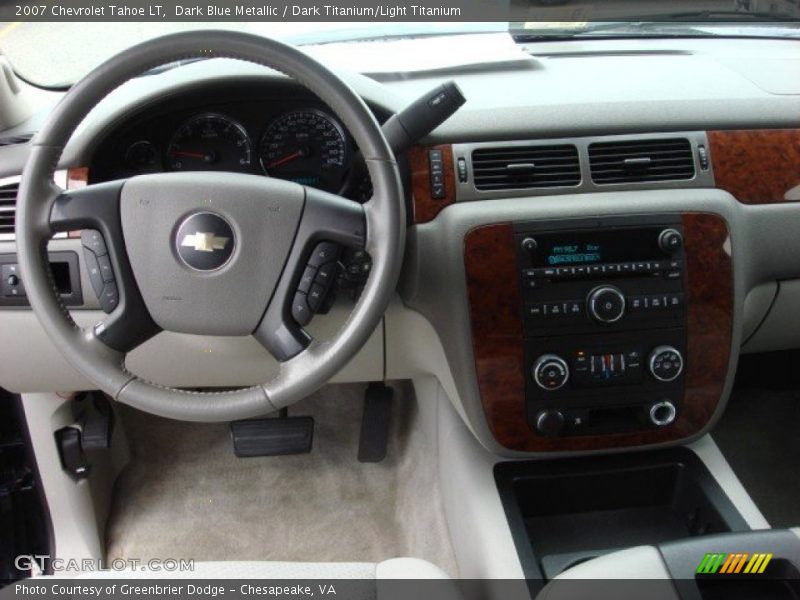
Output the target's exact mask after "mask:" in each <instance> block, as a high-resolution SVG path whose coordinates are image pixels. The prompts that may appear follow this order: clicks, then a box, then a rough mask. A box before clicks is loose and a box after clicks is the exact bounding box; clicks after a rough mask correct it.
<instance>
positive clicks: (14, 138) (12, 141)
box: [0, 133, 33, 147]
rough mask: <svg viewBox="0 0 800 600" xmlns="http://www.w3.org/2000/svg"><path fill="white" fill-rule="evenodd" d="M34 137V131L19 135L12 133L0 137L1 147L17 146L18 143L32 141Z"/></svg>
mask: <svg viewBox="0 0 800 600" xmlns="http://www.w3.org/2000/svg"><path fill="white" fill-rule="evenodd" d="M32 139H33V134H32V133H21V134H19V135H11V136H8V137H1V138H0V147H1V146H16V145H17V144H24V143H26V142H30V141H31V140H32Z"/></svg>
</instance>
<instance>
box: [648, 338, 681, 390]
mask: <svg viewBox="0 0 800 600" xmlns="http://www.w3.org/2000/svg"><path fill="white" fill-rule="evenodd" d="M647 365H648V367H649V368H650V374H651V375H652V376H653V377H655V378H656V379H658V380H659V381H663V382H665V383H669V382H670V381H675V380H676V379H677V378H678V376H679V375H680V374H681V373H682V372H683V356H682V355H681V353H680V352H679V351H678V350H677V349H675V348H673V347H672V346H658V347H657V348H655V349H654V350H653V351H652V352H651V353H650V358H648V360H647Z"/></svg>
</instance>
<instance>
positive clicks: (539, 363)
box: [531, 354, 569, 392]
mask: <svg viewBox="0 0 800 600" xmlns="http://www.w3.org/2000/svg"><path fill="white" fill-rule="evenodd" d="M531 375H532V376H533V380H534V381H535V382H536V385H538V386H539V387H540V388H542V389H543V390H547V391H549V392H552V391H555V390H558V389H560V388H562V387H564V385H565V384H566V383H567V381H568V380H569V367H568V366H567V363H566V361H564V359H563V358H561V357H560V356H556V355H555V354H543V355H542V356H540V357H539V358H537V359H536V361H535V362H534V363H533V367H531Z"/></svg>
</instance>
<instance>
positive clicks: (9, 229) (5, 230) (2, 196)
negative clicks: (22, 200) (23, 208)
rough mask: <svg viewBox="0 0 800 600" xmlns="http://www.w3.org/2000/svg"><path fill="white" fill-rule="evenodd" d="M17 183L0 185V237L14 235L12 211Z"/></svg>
mask: <svg viewBox="0 0 800 600" xmlns="http://www.w3.org/2000/svg"><path fill="white" fill-rule="evenodd" d="M18 189H19V183H18V182H16V181H15V182H14V183H7V184H5V185H0V236H2V235H3V234H6V235H13V234H14V210H15V208H16V205H17V190H18Z"/></svg>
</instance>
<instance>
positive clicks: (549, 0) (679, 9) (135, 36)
mask: <svg viewBox="0 0 800 600" xmlns="http://www.w3.org/2000/svg"><path fill="white" fill-rule="evenodd" d="M475 1H478V2H486V1H487V0H475ZM511 2H512V7H511V10H512V11H513V12H511V13H509V14H513V15H514V16H516V17H523V18H524V19H525V20H518V21H511V22H509V21H503V22H482V23H475V22H459V21H452V22H396V21H393V22H377V23H376V22H371V21H370V22H363V21H362V22H342V21H335V22H311V21H305V22H247V23H240V22H223V23H213V22H195V23H186V22H163V23H162V22H123V23H107V22H95V23H85V22H80V23H77V22H59V23H50V22H37V23H32V22H23V21H18V22H10V23H2V22H0V51H2V52H3V53H4V54H6V56H7V57H8V58H9V60H10V61H11V63H12V65H13V67H14V69H15V70H16V71H17V73H18V74H19V75H20V76H21V77H23V78H24V79H25V80H27V81H29V82H31V83H34V84H36V85H41V86H46V87H67V86H69V85H71V84H72V83H74V82H75V81H77V80H78V79H80V78H81V77H82V76H84V75H85V74H86V73H88V72H89V71H90V70H91V69H93V68H94V67H96V66H97V65H99V64H100V63H102V62H103V61H104V60H106V59H108V58H109V57H110V56H112V55H114V54H116V53H118V52H120V51H123V50H125V49H126V48H129V47H130V46H132V45H134V44H138V43H140V42H142V41H144V40H147V39H150V38H154V37H158V36H161V35H164V34H167V33H172V32H176V31H186V30H191V29H210V28H219V29H233V30H237V31H245V32H249V33H253V34H257V35H264V36H270V37H273V38H276V39H279V40H282V41H286V42H289V43H292V44H297V45H320V44H330V43H337V42H355V41H365V40H376V39H378V40H382V39H401V38H411V39H413V38H421V37H431V36H455V35H464V34H476V33H495V34H497V33H498V32H499V33H502V34H505V33H506V32H507V33H509V34H511V36H512V37H513V39H514V40H515V41H517V42H520V43H530V42H536V41H546V40H554V39H575V38H580V39H592V38H609V37H612V38H619V37H714V36H729V37H731V36H735V37H787V38H789V37H797V36H798V35H800V29H798V21H800V7H799V6H798V4H800V0H770V1H769V3H768V4H767V3H764V4H763V5H762V4H761V3H760V0H734V4H731V5H730V6H731V7H732V8H734V9H737V10H730V11H728V10H720V11H709V10H705V11H698V10H691V7H692V6H693V4H694V3H686V4H685V5H683V3H681V2H672V1H670V2H666V1H661V0H658V1H645V0H636V2H623V3H621V4H622V5H624V6H623V8H625V10H626V11H627V12H620V10H619V5H620V3H617V4H615V5H614V6H617V11H616V12H613V13H609V14H610V15H612V16H615V17H617V19H619V20H613V21H612V20H603V21H598V20H597V19H594V20H593V21H592V20H590V17H592V16H598V15H599V16H601V17H603V18H604V19H605V13H597V12H596V11H595V12H594V13H592V12H591V11H588V10H587V8H586V7H587V6H590V7H591V6H592V5H591V4H590V3H588V4H587V3H578V2H573V0H511ZM515 2H523V4H522V5H519V6H516V10H514V9H515V7H514V3H515ZM723 6H728V5H727V4H724V5H723ZM643 7H647V10H646V11H644V10H643ZM765 7H768V8H769V10H767V8H765ZM593 8H596V7H593ZM665 8H669V12H665ZM557 18H562V19H566V20H563V21H559V20H555V19H557ZM548 19H549V20H548ZM506 37H508V36H506ZM492 40H496V36H493V37H486V38H485V43H486V44H487V46H488V44H490V43H492ZM469 42H470V44H474V43H475V42H474V40H470V41H469ZM469 50H470V51H471V52H472V54H473V55H474V54H475V52H477V49H475V48H469ZM428 51H429V48H423V47H422V46H420V52H428ZM404 52H407V54H405V55H404V56H403V58H404V60H407V62H408V64H409V65H413V64H414V63H415V62H421V63H424V62H425V60H424V59H425V57H424V56H422V57H417V58H418V59H419V60H417V61H415V60H414V58H415V57H414V56H413V54H414V52H413V45H412V48H411V50H410V51H409V47H408V46H406V47H405V48H404ZM489 54H491V53H490V52H487V55H489ZM394 58H395V59H394V61H393V62H392V68H393V69H397V68H398V60H397V57H394ZM400 62H401V66H400V70H401V71H402V70H403V68H402V61H400ZM409 70H413V66H410V67H409Z"/></svg>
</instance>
